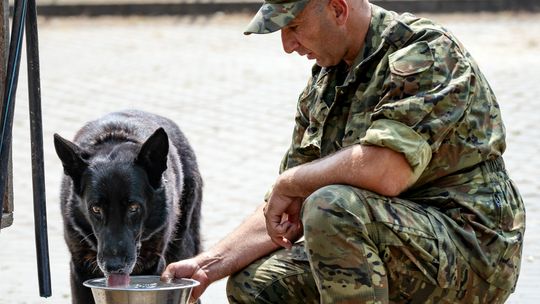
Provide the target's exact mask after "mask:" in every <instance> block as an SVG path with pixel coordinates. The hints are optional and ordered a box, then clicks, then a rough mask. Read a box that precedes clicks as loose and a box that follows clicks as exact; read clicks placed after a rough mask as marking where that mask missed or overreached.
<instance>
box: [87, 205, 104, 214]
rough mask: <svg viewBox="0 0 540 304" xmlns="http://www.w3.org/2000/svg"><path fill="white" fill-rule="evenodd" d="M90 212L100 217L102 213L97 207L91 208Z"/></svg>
mask: <svg viewBox="0 0 540 304" xmlns="http://www.w3.org/2000/svg"><path fill="white" fill-rule="evenodd" d="M90 210H92V213H93V214H95V215H101V214H102V213H103V209H101V207H99V206H92V207H91V208H90Z"/></svg>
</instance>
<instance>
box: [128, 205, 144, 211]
mask: <svg viewBox="0 0 540 304" xmlns="http://www.w3.org/2000/svg"><path fill="white" fill-rule="evenodd" d="M140 209H141V206H139V204H131V205H129V207H128V210H129V212H132V213H136V212H139V210H140Z"/></svg>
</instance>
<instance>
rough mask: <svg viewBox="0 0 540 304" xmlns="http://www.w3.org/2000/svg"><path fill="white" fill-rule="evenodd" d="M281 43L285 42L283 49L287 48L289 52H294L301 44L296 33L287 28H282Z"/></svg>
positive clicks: (286, 50)
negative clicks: (295, 35) (295, 36)
mask: <svg viewBox="0 0 540 304" xmlns="http://www.w3.org/2000/svg"><path fill="white" fill-rule="evenodd" d="M281 44H283V50H285V52H286V53H287V54H290V53H292V52H293V51H294V50H296V48H298V46H299V43H298V41H297V40H296V38H294V35H292V33H291V31H290V30H288V29H286V28H284V29H281Z"/></svg>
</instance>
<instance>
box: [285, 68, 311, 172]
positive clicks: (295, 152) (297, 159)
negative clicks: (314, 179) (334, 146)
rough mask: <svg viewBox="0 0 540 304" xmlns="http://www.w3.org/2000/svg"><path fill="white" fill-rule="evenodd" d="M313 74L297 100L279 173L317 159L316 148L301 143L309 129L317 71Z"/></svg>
mask: <svg viewBox="0 0 540 304" xmlns="http://www.w3.org/2000/svg"><path fill="white" fill-rule="evenodd" d="M313 73H314V76H313V77H311V78H310V80H309V82H308V84H307V86H306V88H305V89H304V91H303V92H302V93H301V94H300V97H299V98H298V104H297V108H296V115H295V119H294V120H295V125H294V130H293V134H292V139H291V145H290V146H289V149H288V150H287V152H286V153H285V156H284V157H283V159H282V161H281V166H280V169H279V173H282V172H283V171H285V170H287V169H289V168H292V167H295V166H298V165H300V164H304V163H307V162H310V161H312V160H314V159H316V158H318V155H315V154H314V151H315V150H317V154H318V148H317V149H314V147H312V146H311V145H310V144H309V143H306V142H302V140H303V138H304V134H305V133H306V129H307V128H308V127H309V103H310V102H311V97H312V95H313V92H314V90H315V89H314V87H313V84H314V83H315V82H316V76H315V75H316V73H318V70H316V69H314V71H313Z"/></svg>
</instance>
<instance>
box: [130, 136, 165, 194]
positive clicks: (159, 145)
mask: <svg viewBox="0 0 540 304" xmlns="http://www.w3.org/2000/svg"><path fill="white" fill-rule="evenodd" d="M168 153H169V138H168V136H167V133H165V130H163V128H159V129H157V130H156V131H155V132H154V134H152V135H150V137H149V138H148V139H147V140H146V142H145V143H144V144H143V145H142V147H141V149H140V150H139V154H138V155H137V158H136V159H135V164H137V165H139V166H141V167H143V168H144V170H145V171H146V174H147V175H148V180H149V181H150V185H151V186H152V187H154V189H157V188H159V186H160V184H161V175H162V174H163V172H164V171H165V169H167V154H168Z"/></svg>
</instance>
